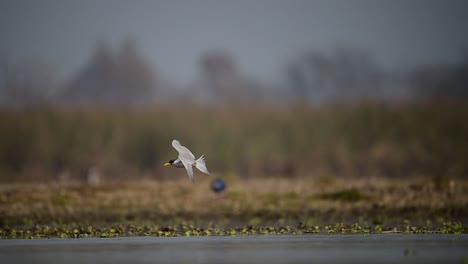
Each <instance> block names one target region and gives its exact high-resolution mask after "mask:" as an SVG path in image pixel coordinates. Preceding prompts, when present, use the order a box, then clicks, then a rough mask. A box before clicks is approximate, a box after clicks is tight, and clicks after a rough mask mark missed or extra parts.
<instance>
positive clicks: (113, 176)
mask: <svg viewBox="0 0 468 264" xmlns="http://www.w3.org/2000/svg"><path fill="white" fill-rule="evenodd" d="M466 120H468V105H467V104H462V103H460V104H449V103H431V104H408V105H404V104H402V105H385V104H361V105H327V106H321V107H305V106H304V107H299V106H295V107H286V106H283V107H281V106H275V107H267V106H263V107H254V106H245V107H233V106H232V107H214V106H212V107H208V106H206V107H201V106H188V107H186V108H177V109H176V108H168V107H159V108H154V109H145V110H133V111H124V110H102V109H86V110H63V109H62V110H60V109H38V110H37V109H31V110H23V111H6V110H3V111H0V131H1V132H0V181H11V180H23V181H25V180H28V181H29V180H34V181H42V180H51V179H53V180H56V179H58V178H60V177H59V176H60V175H63V172H66V173H67V174H68V175H69V176H70V178H71V179H74V180H82V179H83V178H84V175H85V174H86V171H87V170H89V168H90V167H92V166H96V167H97V168H98V169H99V171H100V172H101V174H102V176H103V177H104V179H105V180H114V181H115V180H122V179H136V178H144V177H148V176H150V177H156V175H157V177H158V178H164V177H165V176H167V174H166V171H167V170H163V169H162V168H161V164H163V163H164V162H165V161H167V160H168V159H170V158H172V157H173V156H174V155H175V152H174V150H173V149H172V147H171V145H170V142H171V140H172V139H173V138H177V139H179V140H180V141H181V142H182V143H183V144H184V145H186V146H188V147H190V148H191V149H193V150H194V151H195V154H197V155H201V154H205V156H206V157H207V161H208V166H209V168H210V169H211V170H212V171H215V172H217V173H233V174H237V175H240V176H241V177H254V176H255V177H257V176H287V177H303V176H306V177H309V176H315V177H319V176H322V175H333V176H357V177H367V176H375V175H377V176H388V177H413V176H427V177H428V179H433V180H434V181H436V182H437V184H438V185H440V186H441V187H447V186H448V185H449V184H450V180H451V179H454V178H458V177H464V176H467V175H468V163H467V162H466V160H468V122H466Z"/></svg>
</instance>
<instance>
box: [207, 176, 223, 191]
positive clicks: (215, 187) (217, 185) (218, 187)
mask: <svg viewBox="0 0 468 264" xmlns="http://www.w3.org/2000/svg"><path fill="white" fill-rule="evenodd" d="M210 186H211V190H212V191H213V192H216V193H220V192H222V191H224V189H225V188H226V184H225V183H224V181H223V180H221V179H219V178H218V179H214V180H213V181H212V182H211V185H210Z"/></svg>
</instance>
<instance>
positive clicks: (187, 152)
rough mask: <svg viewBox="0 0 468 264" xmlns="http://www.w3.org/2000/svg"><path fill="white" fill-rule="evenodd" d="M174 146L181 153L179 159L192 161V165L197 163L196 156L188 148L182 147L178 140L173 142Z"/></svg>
mask: <svg viewBox="0 0 468 264" xmlns="http://www.w3.org/2000/svg"><path fill="white" fill-rule="evenodd" d="M172 146H173V147H174V148H175V149H176V150H177V152H179V158H184V159H186V160H188V161H192V163H191V165H193V163H195V156H194V155H193V153H192V152H191V151H190V150H189V149H188V148H186V147H184V146H182V145H181V144H180V142H179V141H178V140H175V139H174V140H172Z"/></svg>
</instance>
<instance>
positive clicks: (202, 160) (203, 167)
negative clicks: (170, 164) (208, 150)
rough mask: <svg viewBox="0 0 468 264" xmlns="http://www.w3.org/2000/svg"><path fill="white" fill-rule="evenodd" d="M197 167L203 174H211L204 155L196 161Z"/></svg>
mask: <svg viewBox="0 0 468 264" xmlns="http://www.w3.org/2000/svg"><path fill="white" fill-rule="evenodd" d="M195 167H196V168H197V169H198V170H199V171H201V172H203V173H206V174H210V172H208V169H207V168H206V164H205V157H204V155H201V157H200V158H199V159H197V160H196V161H195Z"/></svg>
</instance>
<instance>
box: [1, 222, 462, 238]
mask: <svg viewBox="0 0 468 264" xmlns="http://www.w3.org/2000/svg"><path fill="white" fill-rule="evenodd" d="M385 233H404V234H434V233H437V234H467V233H468V227H467V226H463V225H462V224H461V223H460V222H448V223H443V224H442V225H440V226H437V227H428V226H411V225H408V224H407V223H403V224H402V225H399V226H395V227H392V228H383V227H382V226H380V225H374V226H363V225H360V224H357V223H355V224H351V225H348V224H343V223H337V224H333V225H321V226H319V225H315V226H307V225H303V224H300V225H297V226H289V225H286V226H251V225H250V226H243V227H238V228H218V227H208V228H197V227H195V226H194V225H192V224H187V223H181V224H179V225H177V226H158V225H133V224H129V225H122V224H116V225H109V226H102V227H93V226H81V225H76V224H72V225H59V226H48V225H37V226H34V227H31V228H20V229H10V228H5V229H0V238H3V239H8V238H17V239H36V238H86V237H99V238H112V237H128V236H156V237H178V236H246V235H292V234H295V235H297V234H385Z"/></svg>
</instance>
